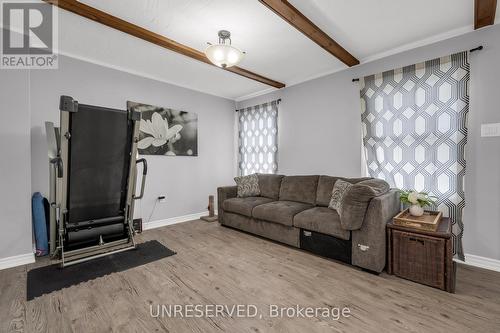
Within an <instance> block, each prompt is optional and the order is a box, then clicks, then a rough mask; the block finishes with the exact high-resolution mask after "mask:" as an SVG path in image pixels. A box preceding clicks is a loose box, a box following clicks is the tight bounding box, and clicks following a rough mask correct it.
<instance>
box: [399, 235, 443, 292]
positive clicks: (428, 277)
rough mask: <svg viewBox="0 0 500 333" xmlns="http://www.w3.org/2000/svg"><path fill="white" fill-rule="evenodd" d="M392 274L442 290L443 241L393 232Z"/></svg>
mask: <svg viewBox="0 0 500 333" xmlns="http://www.w3.org/2000/svg"><path fill="white" fill-rule="evenodd" d="M392 237H393V238H392V242H393V251H392V255H393V258H392V259H393V273H394V274H395V275H397V276H400V277H402V278H405V279H408V280H412V281H415V282H418V283H422V284H426V285H429V286H432V287H436V288H440V289H444V288H445V283H446V282H445V280H446V276H445V255H446V248H445V246H446V244H445V240H444V239H442V238H436V237H431V236H426V235H416V234H415V233H409V232H404V231H399V230H394V231H393V235H392Z"/></svg>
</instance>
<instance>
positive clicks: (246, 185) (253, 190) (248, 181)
mask: <svg viewBox="0 0 500 333" xmlns="http://www.w3.org/2000/svg"><path fill="white" fill-rule="evenodd" d="M234 181H235V182H236V185H237V186H238V197H239V198H245V197H255V196H259V195H260V188H259V177H257V174H255V173H254V174H251V175H248V176H240V177H234Z"/></svg>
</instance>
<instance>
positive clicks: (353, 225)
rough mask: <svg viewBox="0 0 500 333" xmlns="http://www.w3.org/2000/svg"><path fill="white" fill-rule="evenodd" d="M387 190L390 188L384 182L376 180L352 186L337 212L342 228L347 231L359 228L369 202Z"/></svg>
mask: <svg viewBox="0 0 500 333" xmlns="http://www.w3.org/2000/svg"><path fill="white" fill-rule="evenodd" d="M389 190H390V186H389V184H388V183H387V182H386V181H384V180H382V179H376V178H373V179H369V180H363V181H361V182H359V183H356V184H354V185H352V186H351V187H350V188H349V190H348V191H347V193H346V194H345V196H344V197H343V200H342V208H341V212H339V215H340V222H341V223H342V227H343V228H344V229H349V230H357V229H359V228H361V226H362V225H363V221H364V219H365V214H366V210H367V209H368V205H369V204H370V201H371V200H372V199H373V198H375V197H378V196H380V195H382V194H385V193H387V192H389Z"/></svg>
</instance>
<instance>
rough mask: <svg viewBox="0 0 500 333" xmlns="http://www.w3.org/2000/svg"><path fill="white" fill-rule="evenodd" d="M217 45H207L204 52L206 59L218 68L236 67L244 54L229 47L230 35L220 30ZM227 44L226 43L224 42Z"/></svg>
mask: <svg viewBox="0 0 500 333" xmlns="http://www.w3.org/2000/svg"><path fill="white" fill-rule="evenodd" d="M218 35H219V43H218V44H216V45H213V44H211V43H207V44H208V45H209V46H208V47H207V49H206V50H205V55H206V56H207V58H208V59H209V60H210V61H211V62H212V63H213V64H214V65H215V66H218V67H222V68H228V67H232V66H235V65H237V64H238V63H239V62H240V61H241V60H242V59H243V55H244V54H245V52H241V51H240V50H239V49H237V48H236V47H234V46H232V45H231V33H230V32H229V31H227V30H220V31H219V33H218ZM227 40H228V41H229V43H226V41H227Z"/></svg>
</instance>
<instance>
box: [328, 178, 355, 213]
mask: <svg viewBox="0 0 500 333" xmlns="http://www.w3.org/2000/svg"><path fill="white" fill-rule="evenodd" d="M351 186H352V184H351V183H349V182H346V181H343V180H341V179H337V181H336V182H335V185H333V190H332V198H331V199H330V204H329V205H328V208H331V209H335V210H336V211H337V213H338V214H339V216H340V215H341V214H342V202H343V200H344V197H345V196H346V194H347V193H348V192H349V189H350V188H351Z"/></svg>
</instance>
